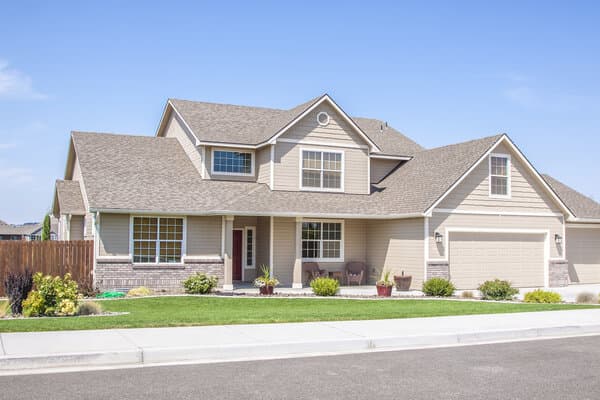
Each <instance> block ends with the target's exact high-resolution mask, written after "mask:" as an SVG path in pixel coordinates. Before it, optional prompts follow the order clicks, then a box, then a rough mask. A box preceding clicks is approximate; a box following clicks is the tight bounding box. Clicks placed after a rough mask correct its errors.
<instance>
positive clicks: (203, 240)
mask: <svg viewBox="0 0 600 400" xmlns="http://www.w3.org/2000/svg"><path fill="white" fill-rule="evenodd" d="M221 219H222V218H221V217H220V216H210V217H188V218H187V234H186V241H187V243H186V255H188V256H213V257H214V256H220V255H221V232H222V228H221Z"/></svg>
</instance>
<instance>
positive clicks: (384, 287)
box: [376, 271, 394, 297]
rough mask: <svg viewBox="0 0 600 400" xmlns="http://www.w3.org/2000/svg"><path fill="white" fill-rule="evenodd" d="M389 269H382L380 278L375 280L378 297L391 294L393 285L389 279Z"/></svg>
mask: <svg viewBox="0 0 600 400" xmlns="http://www.w3.org/2000/svg"><path fill="white" fill-rule="evenodd" d="M390 274H391V272H390V271H383V272H382V274H381V279H380V280H378V281H377V284H376V287H377V296H380V297H390V296H391V295H392V288H393V287H394V282H392V280H391V279H390Z"/></svg>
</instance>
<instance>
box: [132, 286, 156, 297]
mask: <svg viewBox="0 0 600 400" xmlns="http://www.w3.org/2000/svg"><path fill="white" fill-rule="evenodd" d="M151 294H152V291H151V290H150V289H148V288H147V287H145V286H140V287H137V288H133V289H131V290H130V291H129V292H127V296H129V297H143V296H150V295H151Z"/></svg>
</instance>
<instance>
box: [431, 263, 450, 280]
mask: <svg viewBox="0 0 600 400" xmlns="http://www.w3.org/2000/svg"><path fill="white" fill-rule="evenodd" d="M431 278H444V279H450V265H449V264H448V261H428V262H427V279H431Z"/></svg>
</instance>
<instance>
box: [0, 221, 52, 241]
mask: <svg viewBox="0 0 600 400" xmlns="http://www.w3.org/2000/svg"><path fill="white" fill-rule="evenodd" d="M41 238H42V224H40V223H37V222H28V223H25V224H23V225H12V224H7V223H6V222H4V221H0V240H41Z"/></svg>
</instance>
